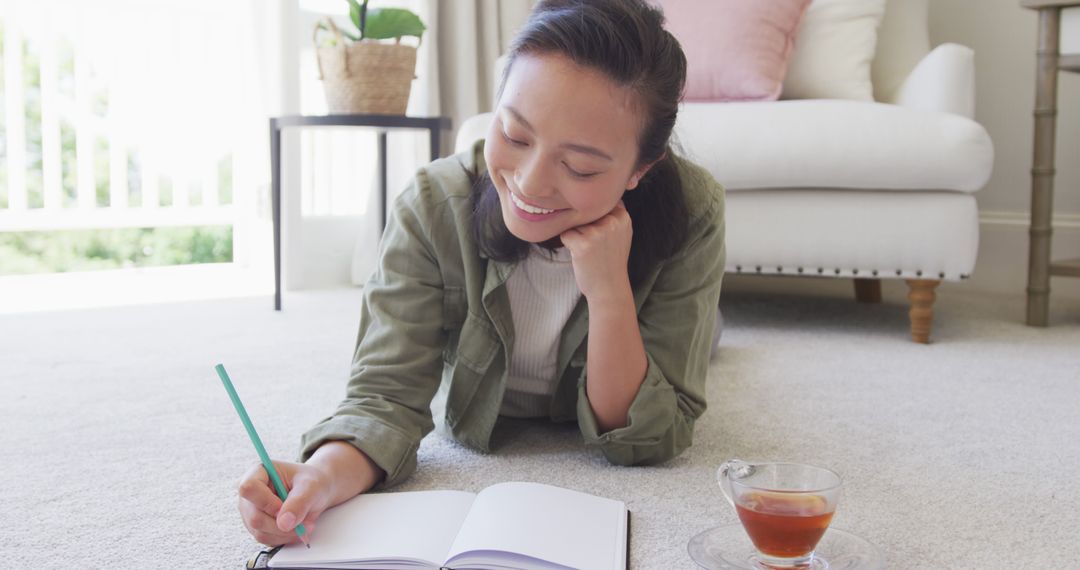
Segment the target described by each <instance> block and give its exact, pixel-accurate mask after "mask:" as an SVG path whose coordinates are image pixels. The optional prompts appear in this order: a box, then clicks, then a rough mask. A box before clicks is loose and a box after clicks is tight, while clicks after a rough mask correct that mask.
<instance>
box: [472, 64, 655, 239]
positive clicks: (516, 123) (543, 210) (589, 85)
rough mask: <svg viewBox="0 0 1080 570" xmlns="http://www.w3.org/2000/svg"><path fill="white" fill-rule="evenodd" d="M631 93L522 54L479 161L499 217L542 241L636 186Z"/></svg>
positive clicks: (636, 127)
mask: <svg viewBox="0 0 1080 570" xmlns="http://www.w3.org/2000/svg"><path fill="white" fill-rule="evenodd" d="M633 103H634V95H633V93H632V92H631V91H630V90H628V89H625V88H622V87H619V86H618V85H616V84H615V83H613V82H612V81H611V80H609V79H608V78H607V77H605V76H604V75H603V74H602V73H601V72H599V71H594V70H592V69H588V68H584V67H580V66H578V65H576V64H574V63H573V62H571V61H570V60H568V59H566V58H564V57H562V56H558V55H539V54H534V55H522V56H519V57H518V58H517V59H516V60H515V61H514V63H513V66H512V67H511V69H510V74H509V76H507V78H506V84H505V85H504V86H503V92H502V97H501V98H500V99H499V102H498V104H497V106H496V109H495V118H494V120H493V121H492V122H491V128H490V130H489V131H488V135H487V141H486V143H485V146H484V159H485V160H486V162H487V168H488V173H489V174H490V176H491V180H492V182H494V184H495V189H496V190H497V191H498V193H499V201H500V203H501V205H502V214H503V220H504V221H505V223H506V227H507V228H508V229H509V230H510V232H511V233H513V234H514V235H515V236H517V237H518V238H520V239H522V240H525V241H528V242H532V243H539V242H543V241H547V240H549V239H551V238H553V237H556V236H558V235H560V234H561V233H563V232H565V231H566V230H568V229H570V228H574V227H577V226H582V225H585V224H589V223H591V222H594V221H596V220H598V219H600V218H602V217H603V216H604V215H606V214H607V213H608V212H610V211H611V210H612V209H613V208H614V207H615V205H616V204H617V203H618V202H619V200H620V199H621V198H622V195H623V192H624V191H626V190H629V189H633V188H634V187H636V186H637V183H638V180H640V178H641V176H643V175H644V173H645V171H647V170H648V166H645V167H642V168H640V169H639V168H636V163H637V154H638V153H637V142H638V134H639V131H640V129H641V124H642V119H641V116H640V114H639V111H638V110H637V107H636V106H635V105H634V104H633Z"/></svg>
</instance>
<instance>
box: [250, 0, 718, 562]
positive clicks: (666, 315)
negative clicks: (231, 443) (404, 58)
mask: <svg viewBox="0 0 1080 570" xmlns="http://www.w3.org/2000/svg"><path fill="white" fill-rule="evenodd" d="M685 74H686V60H685V57H684V56H683V53H682V50H681V48H680V47H679V45H678V42H676V41H675V39H674V38H673V37H672V36H671V35H670V34H669V33H667V32H666V31H665V30H664V29H663V16H662V14H661V13H660V12H659V11H658V10H656V9H655V8H653V7H650V6H649V5H648V4H646V3H645V2H644V1H643V0H603V1H597V0H590V1H587V2H586V1H582V0H550V1H541V2H540V3H538V4H537V6H536V7H535V9H534V11H533V13H532V15H531V17H530V19H529V21H528V22H527V24H526V25H525V27H524V28H523V30H522V31H521V32H520V33H519V34H518V36H517V38H516V39H515V41H514V43H513V44H512V46H511V48H510V51H509V54H508V62H507V65H506V70H505V72H504V75H503V78H502V84H501V86H500V89H499V96H498V103H497V106H496V111H495V117H494V120H493V121H492V123H491V127H490V130H489V132H488V134H487V137H486V139H485V140H484V141H481V142H480V143H478V144H477V145H476V147H474V149H473V150H472V152H465V153H462V154H459V155H456V156H453V157H449V158H446V159H442V160H437V161H435V162H433V163H432V164H430V165H429V166H427V167H425V168H423V169H421V170H420V171H419V173H418V174H417V176H416V178H415V180H414V181H413V183H412V185H411V186H410V187H409V188H408V189H407V190H406V191H405V192H404V193H403V194H402V196H401V197H400V198H399V199H398V200H397V201H396V202H395V205H394V209H393V212H392V214H391V217H390V221H389V223H388V226H387V229H386V233H385V234H384V236H383V241H382V252H381V257H380V265H379V269H378V271H377V272H376V273H375V275H374V276H373V277H372V278H371V280H370V281H369V283H368V284H367V285H366V286H365V289H364V302H363V309H362V314H361V321H360V332H359V336H358V340H357V348H356V352H355V354H354V359H353V366H352V373H351V377H350V379H349V382H348V388H347V398H346V400H345V401H344V402H343V403H342V404H341V405H340V406H339V408H338V410H337V411H336V412H335V413H334V415H333V416H331V417H329V418H327V419H325V420H323V421H322V422H321V423H319V424H318V425H316V426H315V427H314V428H312V429H311V430H310V431H309V432H308V433H306V434H305V435H304V437H303V447H302V451H301V459H302V461H303V463H288V462H276V465H277V467H278V470H279V472H280V473H281V475H282V478H283V479H284V480H285V484H286V486H287V487H289V488H290V494H289V498H288V500H287V501H286V502H285V503H284V504H282V502H281V501H280V500H279V499H278V497H277V496H276V495H275V494H274V492H273V489H272V487H271V486H270V484H269V482H268V480H267V475H266V472H265V471H264V470H263V469H262V468H261V467H258V466H256V467H255V468H253V469H252V470H251V471H249V472H248V474H247V475H246V476H245V478H244V480H243V481H242V482H241V484H240V489H239V492H240V512H241V515H242V517H243V519H244V523H245V525H246V526H247V528H248V529H249V530H250V531H251V533H252V534H253V536H254V537H255V538H256V539H257V540H259V541H260V542H263V543H265V544H270V545H277V544H284V543H288V542H293V541H296V540H298V539H297V536H296V534H295V533H294V532H293V529H294V528H295V526H296V525H297V524H298V523H300V522H303V523H304V524H305V525H306V527H307V529H308V530H311V529H312V528H313V527H314V526H315V525H316V524H317V518H318V516H319V515H320V514H321V513H322V512H323V511H324V510H326V509H327V508H329V507H331V506H334V505H336V504H339V503H341V502H343V501H346V500H348V499H350V498H352V497H354V496H355V495H357V494H359V493H363V492H365V491H367V490H369V489H371V488H373V487H376V486H390V485H393V484H396V483H398V482H400V481H401V480H402V479H404V478H406V477H407V476H408V475H409V474H410V473H412V472H413V471H414V470H415V468H416V450H417V447H418V446H419V443H420V440H421V439H422V438H423V437H424V436H425V435H426V434H427V433H429V432H430V431H431V430H432V429H433V419H432V418H433V415H432V402H433V399H434V400H435V408H436V409H438V410H440V412H439V415H440V416H441V417H442V418H443V419H444V420H445V423H446V426H447V428H448V429H449V431H450V433H451V434H452V435H453V437H455V438H456V439H458V440H459V441H461V442H462V443H464V444H466V445H470V446H472V447H474V448H477V449H480V450H483V451H487V450H488V441H489V438H490V435H491V432H492V428H493V427H494V425H495V422H496V420H497V419H498V417H499V416H500V415H505V416H516V417H548V418H551V419H552V420H554V421H577V422H578V425H579V426H580V428H581V432H582V435H583V437H584V439H585V442H586V443H587V444H589V445H593V446H596V447H598V448H599V449H600V450H602V452H603V453H604V455H605V456H606V457H607V458H608V459H609V460H610V461H611V462H612V463H615V464H619V465H632V464H642V463H655V462H661V461H665V460H667V459H669V458H671V457H674V456H675V455H677V454H679V453H681V452H682V451H683V450H684V449H685V448H686V447H687V446H689V445H690V443H691V438H692V435H693V425H694V420H695V419H696V418H697V417H698V416H700V415H701V414H702V413H703V412H704V410H705V373H706V368H707V362H708V358H709V352H710V348H711V344H712V343H711V342H710V341H711V340H712V339H713V325H714V322H715V319H716V316H717V313H716V307H717V303H718V300H719V295H720V281H721V277H722V274H723V266H724V263H723V257H724V256H723V244H724V231H723V192H722V189H721V188H720V186H719V185H718V184H717V183H716V182H715V181H714V180H713V179H712V178H711V177H710V176H709V175H708V174H707V173H705V172H704V171H703V170H702V169H700V168H699V167H696V166H694V165H692V164H690V163H688V162H686V161H685V160H683V159H680V158H678V157H676V156H674V155H673V154H672V153H671V150H670V147H669V139H670V137H671V131H672V128H673V126H674V123H675V117H676V113H677V110H678V101H679V98H680V95H681V92H682V88H683V84H684V80H685ZM437 392H438V394H437ZM436 396H437V397H436Z"/></svg>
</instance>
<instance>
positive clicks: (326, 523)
mask: <svg viewBox="0 0 1080 570" xmlns="http://www.w3.org/2000/svg"><path fill="white" fill-rule="evenodd" d="M474 498H475V495H473V494H472V493H465V492H462V491H414V492H408V493H384V494H371V495H360V496H358V497H354V498H352V499H349V500H348V501H346V502H344V503H342V504H340V505H338V506H336V507H334V508H332V509H328V510H327V511H326V512H325V513H323V514H322V516H321V517H319V519H318V520H317V521H316V522H315V530H314V531H313V532H312V533H311V549H310V550H309V549H307V548H304V546H303V545H301V544H294V545H291V546H286V547H285V548H282V549H281V550H280V551H278V553H277V554H276V555H274V557H273V558H272V559H271V561H270V566H271V567H274V566H293V567H296V566H300V565H309V566H311V565H318V564H320V563H323V564H326V563H328V562H332V561H339V562H340V561H350V560H365V559H373V560H387V559H392V558H400V559H412V560H424V561H427V562H429V563H434V564H435V565H436V566H441V565H442V562H443V559H444V558H445V557H446V553H447V552H448V551H449V550H450V545H451V543H452V542H453V540H454V536H456V535H457V533H458V530H459V529H460V528H461V522H462V520H464V518H465V513H467V512H468V511H469V506H470V505H471V504H472V502H473V499H474Z"/></svg>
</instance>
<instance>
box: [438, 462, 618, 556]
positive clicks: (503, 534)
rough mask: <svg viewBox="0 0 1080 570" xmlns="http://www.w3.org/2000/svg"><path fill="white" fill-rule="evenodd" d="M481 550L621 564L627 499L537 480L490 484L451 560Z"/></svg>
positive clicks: (455, 546) (462, 532)
mask: <svg viewBox="0 0 1080 570" xmlns="http://www.w3.org/2000/svg"><path fill="white" fill-rule="evenodd" d="M483 550H488V551H490V550H500V551H508V552H514V553H517V554H522V555H525V556H531V557H533V558H538V559H541V560H547V561H550V562H553V563H555V564H558V565H561V566H567V567H570V568H590V569H611V570H623V569H624V568H625V567H626V505H624V504H623V503H622V502H620V501H614V500H611V499H605V498H603V497H596V496H593V495H587V494H585V493H579V492H577V491H571V490H568V489H561V488H559V487H551V486H549V485H541V484H538V483H500V484H498V485H492V486H491V487H488V488H487V489H484V490H483V491H481V492H480V493H479V494H478V495H477V497H476V500H475V501H474V502H473V507H472V510H471V511H469V515H468V518H467V519H466V521H465V524H464V525H462V529H461V533H460V534H459V535H458V539H457V540H456V541H455V542H454V545H453V547H451V549H450V560H451V561H452V560H453V559H454V557H455V556H457V555H459V554H461V553H464V552H468V551H483ZM463 558H467V559H469V560H472V559H474V557H473V556H466V557H463ZM450 566H454V564H450ZM523 566H526V565H524V564H523Z"/></svg>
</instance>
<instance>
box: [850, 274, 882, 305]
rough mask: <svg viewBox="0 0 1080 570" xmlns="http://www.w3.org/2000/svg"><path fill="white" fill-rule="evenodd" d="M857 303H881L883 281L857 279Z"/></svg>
mask: <svg viewBox="0 0 1080 570" xmlns="http://www.w3.org/2000/svg"><path fill="white" fill-rule="evenodd" d="M855 301H856V302H858V303H880V302H881V279H855Z"/></svg>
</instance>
